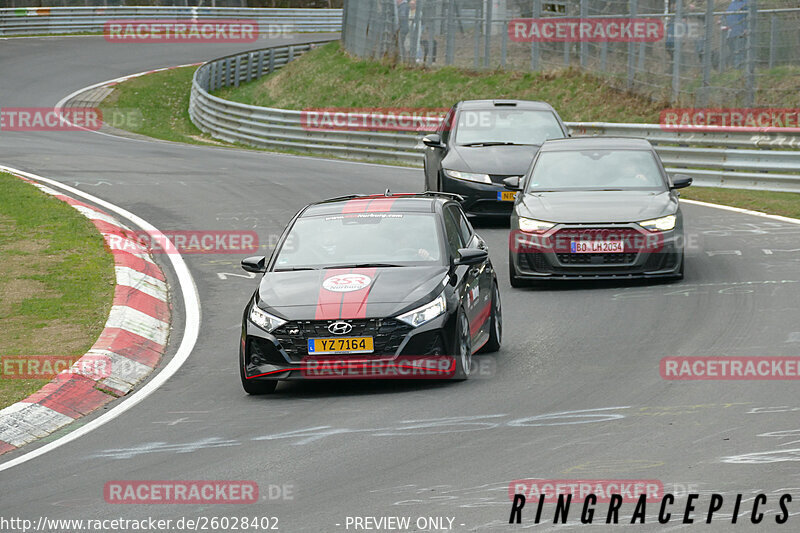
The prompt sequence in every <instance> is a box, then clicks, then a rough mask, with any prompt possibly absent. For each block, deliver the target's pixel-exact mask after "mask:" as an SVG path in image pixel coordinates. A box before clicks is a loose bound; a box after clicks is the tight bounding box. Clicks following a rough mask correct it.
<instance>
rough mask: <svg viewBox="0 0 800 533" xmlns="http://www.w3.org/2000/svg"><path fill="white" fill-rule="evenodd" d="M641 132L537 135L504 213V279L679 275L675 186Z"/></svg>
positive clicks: (685, 181)
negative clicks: (540, 140) (507, 223)
mask: <svg viewBox="0 0 800 533" xmlns="http://www.w3.org/2000/svg"><path fill="white" fill-rule="evenodd" d="M691 183H692V178H690V177H688V176H684V175H681V174H676V175H674V176H669V175H668V174H667V173H666V171H665V170H664V166H663V165H662V163H661V159H660V158H659V157H658V154H657V153H656V151H655V150H654V149H653V147H652V145H651V144H650V143H649V142H648V141H647V140H645V139H631V138H611V137H583V138H571V139H563V140H554V141H547V142H545V143H544V144H543V145H542V147H541V148H540V149H539V152H538V154H537V155H536V158H535V159H534V161H533V165H532V166H531V169H530V171H529V172H528V174H527V175H526V176H525V178H524V179H523V180H520V179H518V178H510V179H507V180H506V186H507V187H508V188H509V190H515V191H519V192H520V194H519V196H518V197H517V199H516V201H515V204H514V213H513V215H512V217H511V235H510V237H509V247H510V256H509V274H510V278H511V285H512V286H514V287H518V286H522V285H524V284H525V281H526V280H543V279H575V278H584V279H622V278H657V277H663V278H673V279H681V278H683V265H684V242H683V217H682V214H681V210H680V205H679V203H678V197H679V193H678V191H677V189H680V188H683V187H687V186H689V185H691Z"/></svg>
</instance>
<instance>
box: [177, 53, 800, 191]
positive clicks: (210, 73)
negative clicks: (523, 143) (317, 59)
mask: <svg viewBox="0 0 800 533" xmlns="http://www.w3.org/2000/svg"><path fill="white" fill-rule="evenodd" d="M324 42H327V41H320V42H315V43H309V44H303V45H294V46H280V47H273V48H267V49H263V50H254V51H250V52H245V53H241V54H235V55H231V56H226V57H222V58H219V59H215V60H213V61H209V62H208V63H205V64H204V65H202V66H201V67H200V68H198V69H197V71H196V72H195V75H194V79H193V81H192V89H191V101H190V105H189V115H190V116H191V119H192V121H193V122H194V124H195V125H196V126H197V127H198V128H200V129H201V130H202V131H204V132H206V133H208V134H210V135H211V136H213V137H215V138H218V139H222V140H224V141H228V142H233V143H243V144H247V145H252V146H257V147H261V148H272V149H280V150H290V151H296V152H305V153H313V154H332V155H337V156H342V157H354V158H360V159H369V160H378V161H394V162H400V163H405V164H414V165H419V164H421V163H422V157H423V155H422V154H423V151H422V148H423V145H422V143H421V139H422V135H421V134H419V133H415V132H370V131H343V130H335V131H318V130H311V129H309V128H307V127H304V125H303V120H302V118H303V112H302V111H292V110H286V109H275V108H267V107H258V106H252V105H247V104H242V103H238V102H233V101H230V100H225V99H222V98H219V97H216V96H214V95H212V94H209V92H210V91H213V90H215V89H218V88H221V87H227V86H238V85H239V84H240V83H242V82H247V81H251V80H254V79H256V78H258V77H260V76H263V75H265V74H269V73H270V72H273V71H274V70H275V69H278V68H280V67H282V66H283V65H285V64H286V63H288V62H289V61H292V60H293V59H295V58H297V57H298V56H299V55H301V54H302V53H304V52H306V51H308V50H309V49H311V48H313V47H315V46H317V45H320V44H323V43H324ZM567 126H568V127H569V128H570V129H571V131H572V134H573V135H575V136H592V135H600V136H626V137H643V138H645V139H648V140H649V141H650V142H651V143H653V145H654V146H655V147H656V150H657V151H658V153H659V155H660V156H661V159H662V160H663V162H664V166H665V167H666V168H667V171H669V172H672V173H684V174H688V175H690V176H692V177H693V178H694V180H695V184H697V185H699V186H710V187H727V188H738V189H758V190H771V191H789V192H800V150H794V149H791V148H794V147H795V146H797V147H798V148H800V134H798V133H795V134H793V135H791V136H785V135H781V134H777V133H770V132H763V133H754V132H744V131H742V132H738V131H716V132H708V131H702V132H701V131H671V130H668V129H664V128H663V127H662V126H661V125H659V124H614V123H605V122H570V123H567ZM766 147H768V148H777V149H762V148H766ZM786 147H788V148H790V149H785V148H786Z"/></svg>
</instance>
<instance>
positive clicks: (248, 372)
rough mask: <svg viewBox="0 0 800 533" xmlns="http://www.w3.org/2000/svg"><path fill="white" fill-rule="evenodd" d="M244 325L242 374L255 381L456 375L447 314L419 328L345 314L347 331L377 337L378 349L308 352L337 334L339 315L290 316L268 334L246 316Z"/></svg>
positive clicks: (376, 345)
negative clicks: (310, 345)
mask: <svg viewBox="0 0 800 533" xmlns="http://www.w3.org/2000/svg"><path fill="white" fill-rule="evenodd" d="M248 313H249V307H248V309H247V310H246V314H245V317H244V321H243V326H242V335H241V339H240V348H239V349H240V355H241V357H240V361H241V363H242V364H243V376H244V377H245V379H248V380H250V379H253V380H281V381H284V380H287V381H288V380H305V379H343V378H344V379H381V378H383V379H386V378H389V379H403V378H405V379H444V378H450V377H452V376H453V374H454V370H455V366H454V359H453V357H452V356H448V355H445V354H448V353H453V350H452V348H453V340H454V336H453V335H451V334H450V333H448V332H449V331H451V330H452V327H451V326H450V324H448V316H449V315H443V316H440V317H438V318H435V319H433V320H431V321H430V322H428V323H427V324H423V325H422V326H419V327H417V328H412V327H411V326H409V325H407V324H405V323H403V322H400V321H398V320H396V319H394V318H372V319H353V320H348V319H345V320H344V321H345V322H348V323H351V324H352V325H353V331H352V333H351V334H350V335H348V336H364V335H369V336H372V337H373V342H374V347H375V352H374V353H371V354H352V355H345V354H343V355H317V356H314V355H309V354H308V351H307V341H308V339H309V338H314V337H317V338H319V337H334V336H333V335H331V334H330V333H328V332H327V329H326V328H327V326H328V325H330V324H331V323H333V322H336V321H337V320H302V321H291V322H288V323H286V324H284V325H283V326H281V327H280V328H277V329H276V330H275V331H274V332H273V333H267V332H266V331H264V330H262V329H261V328H259V327H258V326H256V325H255V324H253V323H251V322H250V321H249V320H248V319H247V314H248Z"/></svg>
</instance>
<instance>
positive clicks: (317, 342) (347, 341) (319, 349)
mask: <svg viewBox="0 0 800 533" xmlns="http://www.w3.org/2000/svg"><path fill="white" fill-rule="evenodd" d="M373 349H374V348H373V345H372V337H337V338H331V339H308V353H309V355H321V354H329V353H372V351H373Z"/></svg>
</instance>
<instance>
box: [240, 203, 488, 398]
mask: <svg viewBox="0 0 800 533" xmlns="http://www.w3.org/2000/svg"><path fill="white" fill-rule="evenodd" d="M242 267H243V268H244V269H245V270H246V271H248V272H258V273H263V274H264V275H263V276H262V277H261V279H260V281H259V285H258V288H257V290H256V291H255V293H254V294H253V296H252V298H251V299H250V301H249V302H248V304H247V306H246V307H245V310H244V316H243V319H242V331H241V343H240V347H239V369H240V373H241V381H242V386H243V387H244V389H245V391H246V392H248V393H250V394H265V393H270V392H272V391H274V390H275V387H276V385H277V382H278V380H294V379H304V378H315V377H317V378H318V377H326V374H324V373H320V372H319V371H318V370H319V368H322V367H323V366H325V367H326V368H327V369H328V370H332V373H331V374H329V375H328V376H329V377H331V378H341V377H348V376H351V377H354V378H359V379H360V378H365V377H367V378H368V377H375V378H381V377H387V376H389V377H391V376H392V375H395V374H391V373H388V372H387V371H388V370H392V371H394V370H399V373H397V374H396V375H397V376H398V377H403V376H407V375H408V372H404V371H408V370H409V368H412V370H415V369H414V368H413V367H414V365H417V364H422V365H427V364H428V363H430V362H434V363H441V362H444V363H446V364H445V365H444V366H439V365H436V366H435V368H432V370H431V372H434V374H433V375H434V376H436V375H438V374H435V371H436V370H441V371H442V372H441V376H442V377H443V378H455V379H466V378H467V377H469V374H470V371H471V366H472V355H473V353H475V352H476V351H478V350H480V349H483V351H486V352H491V351H496V350H498V349H499V347H500V341H501V336H502V315H501V307H500V293H499V291H498V288H497V278H496V275H495V271H494V268H493V267H492V263H491V261H490V259H489V252H488V250H487V248H486V244H485V243H484V241H483V239H481V238H480V237H479V236H478V235H477V234H476V233H475V232H474V230H473V229H472V226H471V225H470V224H469V222H468V221H467V219H466V216H465V215H464V212H463V210H462V209H461V205H460V203H459V202H458V200H457V199H455V198H454V197H453V196H452V195H446V194H442V193H416V194H398V195H390V194H389V193H388V191H387V194H386V195H379V196H349V197H343V198H337V199H331V200H327V201H323V202H319V203H315V204H311V205H309V206H307V207H305V208H303V209H302V210H301V211H300V212H299V213H298V214H297V215H295V217H294V218H293V219H292V220H291V222H290V223H289V225H288V227H287V228H286V230H285V231H284V233H283V235H282V236H281V238H280V240H279V242H278V244H277V247H276V249H275V251H274V252H273V254H272V257H271V258H270V259H269V260H267V258H266V257H251V258H248V259H245V260H244V261H242ZM425 368H428V367H425ZM426 377H427V376H426ZM434 379H435V377H434Z"/></svg>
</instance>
